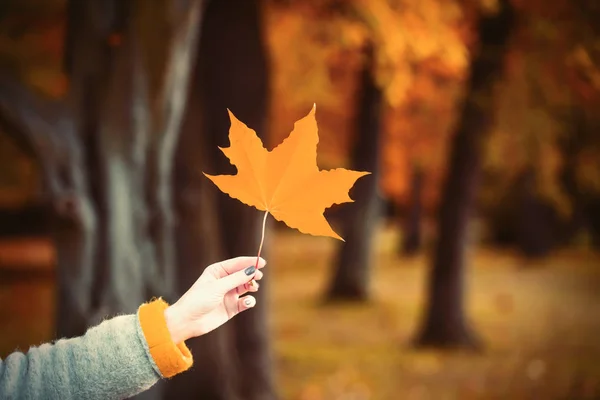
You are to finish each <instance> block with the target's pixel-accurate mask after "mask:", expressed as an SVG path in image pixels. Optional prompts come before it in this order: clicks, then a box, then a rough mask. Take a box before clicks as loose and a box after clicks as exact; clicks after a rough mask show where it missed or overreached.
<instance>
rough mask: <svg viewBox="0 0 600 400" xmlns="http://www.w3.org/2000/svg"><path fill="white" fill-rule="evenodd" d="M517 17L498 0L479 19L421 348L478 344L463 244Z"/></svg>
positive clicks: (446, 189)
mask: <svg viewBox="0 0 600 400" xmlns="http://www.w3.org/2000/svg"><path fill="white" fill-rule="evenodd" d="M513 20H514V14H513V9H512V6H511V5H510V4H509V2H508V0H500V1H499V2H498V3H496V7H493V8H492V9H491V10H486V11H485V12H483V14H482V16H481V18H480V22H479V25H478V29H477V34H478V39H479V48H478V49H477V50H476V53H475V55H474V56H473V58H472V60H471V68H470V76H469V81H468V85H467V91H466V96H465V99H464V103H463V108H462V112H461V115H460V118H459V121H458V125H457V127H456V132H455V134H454V137H453V139H452V147H451V152H450V158H449V165H448V172H447V175H446V180H445V182H444V187H443V190H442V202H441V207H440V216H439V220H438V239H437V243H436V246H435V253H434V256H433V260H432V264H433V265H432V268H431V270H430V273H429V278H428V292H427V293H428V302H427V306H426V308H425V312H424V318H423V322H422V326H421V328H420V331H419V332H418V334H417V337H416V339H415V344H416V345H417V346H435V347H473V346H477V345H478V339H477V337H476V336H475V334H474V332H473V331H472V330H471V328H470V327H469V324H468V322H467V320H466V317H465V310H464V300H463V299H464V269H465V265H464V264H465V261H464V250H465V249H464V248H465V245H466V244H467V240H468V239H467V236H468V225H469V224H468V223H469V214H470V213H471V211H472V206H473V200H474V197H475V189H476V187H477V177H478V173H479V169H480V158H481V154H482V151H483V147H482V146H483V144H484V140H485V138H486V136H487V134H488V133H489V131H490V130H491V128H492V126H493V116H494V112H495V108H494V89H495V84H496V83H497V82H498V81H499V80H500V78H501V75H502V70H503V67H504V65H503V64H504V61H505V54H506V52H507V48H508V42H509V37H510V33H511V30H512V28H513V24H514V21H513Z"/></svg>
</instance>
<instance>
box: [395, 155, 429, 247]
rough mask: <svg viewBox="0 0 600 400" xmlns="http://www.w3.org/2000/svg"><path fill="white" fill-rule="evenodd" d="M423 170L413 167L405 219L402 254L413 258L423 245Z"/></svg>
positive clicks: (416, 166)
mask: <svg viewBox="0 0 600 400" xmlns="http://www.w3.org/2000/svg"><path fill="white" fill-rule="evenodd" d="M423 180H424V173H423V169H422V168H421V167H420V166H418V165H413V168H412V177H411V197H410V204H409V208H408V215H407V216H406V217H405V224H404V226H405V228H404V235H403V236H402V243H401V247H400V249H401V254H402V255H405V256H409V257H410V256H413V255H415V254H416V253H417V252H418V251H419V250H420V249H421V244H422V237H421V236H422V234H421V220H422V215H423V204H422V194H423Z"/></svg>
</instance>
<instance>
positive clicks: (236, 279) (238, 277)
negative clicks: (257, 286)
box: [217, 265, 256, 294]
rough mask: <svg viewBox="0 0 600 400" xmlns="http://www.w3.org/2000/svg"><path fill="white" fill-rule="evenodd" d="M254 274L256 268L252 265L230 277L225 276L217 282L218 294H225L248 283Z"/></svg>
mask: <svg viewBox="0 0 600 400" xmlns="http://www.w3.org/2000/svg"><path fill="white" fill-rule="evenodd" d="M255 274H256V268H255V267H254V265H251V266H249V267H248V268H246V269H244V270H241V271H237V272H235V273H233V274H231V275H227V276H225V277H223V278H221V279H219V280H218V281H217V286H218V288H219V292H221V293H222V294H225V293H227V292H229V291H230V290H233V289H235V288H237V287H238V286H240V285H243V284H244V283H248V282H250V281H251V280H252V278H254V275H255Z"/></svg>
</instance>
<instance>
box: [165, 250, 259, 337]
mask: <svg viewBox="0 0 600 400" xmlns="http://www.w3.org/2000/svg"><path fill="white" fill-rule="evenodd" d="M265 264H266V261H265V260H264V259H262V258H259V262H258V268H263V267H264V266H265ZM255 265H256V257H237V258H232V259H230V260H226V261H221V262H218V263H215V264H212V265H210V266H208V267H207V268H206V269H205V270H204V272H203V273H202V275H201V276H200V278H198V280H197V281H196V282H195V283H194V284H193V285H192V287H191V288H190V289H189V290H188V291H187V292H186V293H185V294H184V295H183V296H181V298H180V299H179V300H177V302H176V303H175V304H173V305H171V306H169V307H168V308H167V309H166V310H165V319H166V321H167V328H168V329H169V332H170V333H171V337H172V339H173V342H175V343H181V342H184V341H186V340H187V339H190V338H192V337H196V336H200V335H204V334H206V333H208V332H210V331H212V330H213V329H216V328H218V327H219V326H221V325H223V324H224V323H225V322H227V321H229V320H230V319H231V318H233V317H234V316H235V315H237V314H238V313H240V312H242V311H245V310H247V309H249V308H252V307H254V305H255V304H256V299H255V298H254V297H253V296H251V295H247V296H244V297H240V296H242V295H244V294H246V293H247V292H256V291H257V290H258V283H256V282H253V284H250V282H251V281H252V280H255V281H257V280H260V279H261V278H262V276H263V273H262V271H259V270H255V268H254V266H255Z"/></svg>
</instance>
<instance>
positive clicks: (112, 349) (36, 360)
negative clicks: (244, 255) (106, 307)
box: [0, 300, 193, 400]
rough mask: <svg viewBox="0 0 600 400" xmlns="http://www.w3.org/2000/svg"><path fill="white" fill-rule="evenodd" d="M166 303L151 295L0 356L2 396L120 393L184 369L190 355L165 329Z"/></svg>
mask: <svg viewBox="0 0 600 400" xmlns="http://www.w3.org/2000/svg"><path fill="white" fill-rule="evenodd" d="M166 308H167V304H166V303H165V302H164V301H162V300H155V301H153V302H151V303H147V304H144V305H142V306H141V307H140V308H139V309H138V313H137V315H122V316H118V317H115V318H112V319H110V320H106V321H104V322H102V323H101V324H100V325H98V326H96V327H94V328H91V329H89V330H88V331H87V332H86V334H85V335H83V336H81V337H78V338H73V339H61V340H58V341H57V342H55V343H53V344H43V345H41V346H39V347H32V348H31V349H30V350H29V351H28V352H27V354H23V353H20V352H15V353H12V354H10V355H9V356H8V357H7V358H6V359H5V360H3V361H2V360H0V397H1V398H3V399H41V398H45V399H55V398H56V399H64V400H67V399H122V398H127V397H131V396H133V395H135V394H138V393H140V392H142V391H144V390H147V389H148V388H150V387H151V386H152V385H154V384H155V383H156V381H158V380H159V379H160V378H168V377H171V376H173V375H175V374H177V373H179V372H182V371H185V370H187V369H188V368H189V367H190V366H191V365H192V362H193V360H192V355H191V354H190V352H189V350H188V348H187V347H186V346H185V344H184V343H181V344H179V345H175V343H173V341H172V340H171V335H170V333H169V330H168V329H167V324H166V321H165V309H166Z"/></svg>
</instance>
